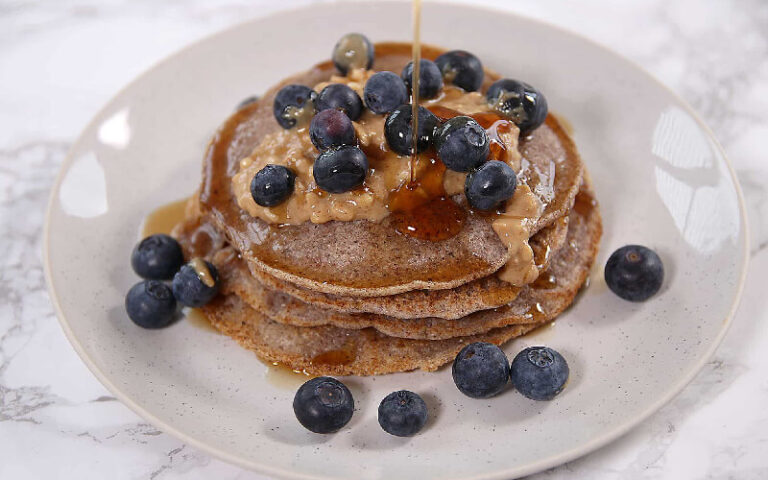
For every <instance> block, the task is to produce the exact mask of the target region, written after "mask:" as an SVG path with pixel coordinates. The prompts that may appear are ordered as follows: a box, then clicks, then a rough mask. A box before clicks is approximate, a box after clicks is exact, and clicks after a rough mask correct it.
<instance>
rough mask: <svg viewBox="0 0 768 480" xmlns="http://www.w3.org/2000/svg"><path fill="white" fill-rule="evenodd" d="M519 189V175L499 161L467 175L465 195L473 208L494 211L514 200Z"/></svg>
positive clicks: (492, 161)
mask: <svg viewBox="0 0 768 480" xmlns="http://www.w3.org/2000/svg"><path fill="white" fill-rule="evenodd" d="M515 188H517V175H515V171H514V170H512V167H510V166H509V165H507V164H506V163H504V162H500V161H498V160H491V161H488V162H485V163H484V164H482V165H481V166H480V168H478V169H477V170H475V171H472V172H470V173H469V175H467V180H466V182H465V183H464V194H465V195H466V196H467V201H468V202H469V205H470V206H471V207H472V208H476V209H478V210H493V209H494V208H496V207H498V206H499V205H501V203H502V202H505V201H507V200H509V199H510V198H512V195H514V194H515Z"/></svg>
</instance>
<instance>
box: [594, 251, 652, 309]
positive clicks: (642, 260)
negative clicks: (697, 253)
mask: <svg viewBox="0 0 768 480" xmlns="http://www.w3.org/2000/svg"><path fill="white" fill-rule="evenodd" d="M663 281H664V265H663V264H662V263H661V258H659V256H658V255H657V254H656V252H654V251H653V250H651V249H650V248H646V247H643V246H642V245H626V246H624V247H621V248H620V249H618V250H616V251H615V252H613V253H612V254H611V256H610V258H608V262H607V263H606V264H605V283H607V284H608V288H610V289H611V291H612V292H613V293H615V294H616V295H618V296H620V297H621V298H623V299H624V300H629V301H630V302H642V301H645V300H648V299H649V298H651V297H652V296H653V295H654V294H655V293H656V292H658V291H659V289H660V288H661V284H662V282H663Z"/></svg>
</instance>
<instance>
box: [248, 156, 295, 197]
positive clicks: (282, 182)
mask: <svg viewBox="0 0 768 480" xmlns="http://www.w3.org/2000/svg"><path fill="white" fill-rule="evenodd" d="M295 182H296V174H295V173H293V171H292V170H290V169H289V168H287V167H284V166H282V165H272V164H270V165H266V166H265V167H264V168H262V169H261V170H259V171H258V172H257V173H256V175H254V176H253V180H251V196H252V197H253V201H254V202H256V203H257V204H258V205H261V206H262V207H274V206H275V205H280V204H281V203H283V202H284V201H286V200H287V199H288V197H290V196H291V193H293V186H294V183H295Z"/></svg>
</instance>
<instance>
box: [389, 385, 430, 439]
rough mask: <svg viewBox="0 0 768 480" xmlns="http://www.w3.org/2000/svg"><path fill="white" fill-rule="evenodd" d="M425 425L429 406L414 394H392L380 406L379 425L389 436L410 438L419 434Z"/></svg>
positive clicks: (406, 392) (402, 392)
mask: <svg viewBox="0 0 768 480" xmlns="http://www.w3.org/2000/svg"><path fill="white" fill-rule="evenodd" d="M425 423H427V404H426V403H424V400H422V398H421V397H420V396H419V395H417V394H415V393H413V392H409V391H408V390H400V391H399V392H392V393H390V394H389V395H387V396H386V397H384V400H382V401H381V403H380V404H379V425H381V428H383V429H384V431H385V432H387V433H389V434H392V435H395V436H398V437H410V436H411V435H416V434H417V433H419V430H421V429H422V428H423V427H424V424H425Z"/></svg>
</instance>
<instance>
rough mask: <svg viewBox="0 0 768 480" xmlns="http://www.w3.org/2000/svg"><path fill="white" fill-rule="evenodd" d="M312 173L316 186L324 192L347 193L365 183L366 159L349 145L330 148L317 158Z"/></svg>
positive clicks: (359, 151)
mask: <svg viewBox="0 0 768 480" xmlns="http://www.w3.org/2000/svg"><path fill="white" fill-rule="evenodd" d="M312 173H313V175H314V177H315V183H317V186H318V187H320V188H322V189H323V190H325V191H326V192H330V193H344V192H349V191H350V190H354V189H356V188H357V187H359V186H360V185H362V184H363V182H364V181H365V176H366V174H367V173H368V157H366V156H365V153H363V151H362V150H360V149H359V148H357V147H353V146H351V145H345V146H343V147H336V148H332V149H330V150H326V151H324V152H323V153H321V154H320V156H318V157H317V159H316V160H315V165H314V167H313V168H312Z"/></svg>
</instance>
